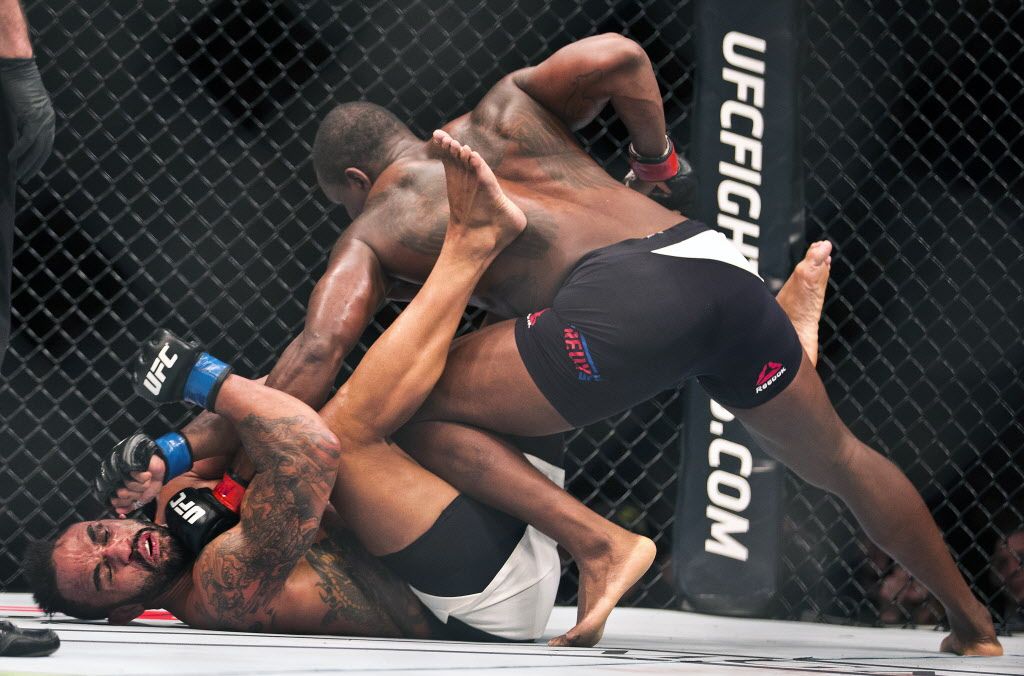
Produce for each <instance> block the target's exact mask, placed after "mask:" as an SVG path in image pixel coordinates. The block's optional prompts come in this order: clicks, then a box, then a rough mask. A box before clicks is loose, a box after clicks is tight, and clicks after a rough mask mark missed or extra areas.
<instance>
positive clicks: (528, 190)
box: [344, 69, 683, 317]
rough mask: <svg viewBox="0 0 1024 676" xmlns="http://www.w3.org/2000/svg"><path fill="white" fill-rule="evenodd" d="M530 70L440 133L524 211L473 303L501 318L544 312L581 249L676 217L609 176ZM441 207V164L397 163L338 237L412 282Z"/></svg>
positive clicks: (444, 207)
mask: <svg viewBox="0 0 1024 676" xmlns="http://www.w3.org/2000/svg"><path fill="white" fill-rule="evenodd" d="M530 70H531V69H525V70H523V71H517V72H516V73H512V74H511V75H509V76H507V77H505V78H503V79H502V80H501V81H500V82H498V83H497V84H496V85H495V86H494V87H493V88H492V89H491V91H490V92H488V94H487V95H486V96H485V97H484V98H483V100H481V101H480V103H479V105H478V106H477V107H476V108H475V109H474V110H473V111H472V112H470V113H468V114H466V115H463V116H461V117H458V118H456V119H454V120H452V121H451V122H449V123H448V124H446V125H445V126H444V129H445V131H447V132H449V133H450V134H452V135H453V136H454V137H455V138H457V139H459V140H460V141H462V142H463V143H467V144H469V145H470V146H472V147H473V149H474V150H477V151H478V152H480V154H481V155H482V156H483V157H484V159H485V160H486V161H487V162H488V164H490V165H491V167H492V169H493V170H494V172H495V174H496V175H497V177H498V180H499V181H500V182H501V186H502V189H503V190H504V191H505V192H506V194H508V195H509V197H511V198H512V200H513V201H515V202H516V204H518V205H519V206H520V207H521V208H522V209H523V211H525V212H526V216H527V219H528V224H527V227H526V230H525V232H524V233H523V234H522V235H521V236H520V237H519V238H518V239H517V240H516V241H515V242H513V243H512V245H511V246H509V247H508V248H507V249H506V250H505V251H504V252H503V253H502V254H501V255H500V256H499V257H498V259H497V260H496V261H495V262H494V263H493V264H492V265H491V267H490V269H489V270H488V272H487V274H486V275H485V276H484V278H483V279H482V280H481V282H480V284H479V285H478V286H477V289H476V292H475V295H474V299H475V301H476V302H477V303H478V304H479V305H480V306H481V307H484V308H486V309H488V310H490V311H492V312H494V313H495V314H498V315H500V316H504V317H511V316H517V315H521V314H525V313H527V312H530V311H533V310H537V309H540V308H543V307H546V306H547V305H549V304H550V303H551V300H552V298H553V297H554V294H555V292H556V291H557V289H558V287H559V285H560V284H561V282H562V280H563V279H564V278H565V276H566V274H568V272H569V270H570V269H571V268H572V266H573V265H574V264H575V263H576V262H577V261H578V260H579V259H580V257H582V256H583V255H584V254H586V253H587V252H589V251H592V250H593V249H596V248H599V247H602V246H606V245H608V244H612V243H615V242H618V241H621V240H624V239H629V238H633V237H643V236H645V235H648V234H651V233H653V232H657V231H659V230H662V229H664V228H666V227H669V226H670V225H673V224H675V223H678V222H679V221H681V220H683V219H682V217H681V216H680V215H679V214H678V213H675V212H672V211H669V210H667V209H664V208H663V207H661V206H660V205H658V204H657V203H655V202H653V201H651V200H649V199H647V198H646V197H644V196H642V195H640V194H639V193H637V192H635V191H633V190H630V189H629V188H626V187H625V186H623V185H622V184H621V183H619V182H618V181H616V180H615V179H613V178H612V177H610V176H609V175H608V174H607V173H605V171H604V170H603V169H602V168H601V167H600V166H599V165H598V164H597V163H596V162H595V161H594V160H593V159H591V158H590V156H588V155H587V154H586V153H585V152H584V151H583V149H582V148H581V147H580V146H579V144H578V143H577V142H576V140H575V138H574V137H573V135H572V133H571V131H570V130H569V129H568V127H567V126H566V125H565V124H564V123H563V122H561V121H560V119H559V117H558V116H556V114H555V113H553V112H552V111H550V110H548V109H546V108H545V107H544V106H542V105H541V104H540V103H538V102H537V101H536V100H534V99H533V98H532V97H531V96H530V95H528V94H527V93H526V91H524V90H523V88H522V87H521V86H520V82H521V81H522V79H523V78H525V77H528V75H529V71H530ZM447 222H448V203H447V198H446V193H445V186H444V172H443V169H442V167H441V163H440V162H439V161H435V160H428V159H416V160H400V161H398V162H395V163H394V164H392V165H391V166H389V167H388V168H387V169H386V170H385V171H384V172H383V173H382V174H381V176H380V177H379V178H378V180H377V182H376V183H375V184H374V188H373V190H372V191H371V193H370V195H369V198H368V200H367V203H366V207H365V210H364V212H363V213H362V214H361V215H360V216H359V218H358V219H356V221H355V222H354V223H353V225H352V227H351V228H350V229H349V231H348V232H347V233H346V234H345V235H344V237H355V238H358V239H360V240H362V241H364V242H366V243H367V244H368V245H369V246H370V247H371V248H372V249H373V250H374V252H375V253H376V255H377V257H378V259H379V260H380V262H381V265H382V267H383V268H384V270H385V271H386V272H387V273H389V274H390V275H391V276H393V277H397V278H399V279H403V280H406V281H410V282H414V283H420V282H422V281H423V280H424V279H425V278H426V276H427V274H428V273H429V271H430V268H431V267H432V265H433V262H434V260H435V259H436V258H437V254H438V252H439V251H440V249H441V243H442V241H443V240H444V232H445V228H446V226H447Z"/></svg>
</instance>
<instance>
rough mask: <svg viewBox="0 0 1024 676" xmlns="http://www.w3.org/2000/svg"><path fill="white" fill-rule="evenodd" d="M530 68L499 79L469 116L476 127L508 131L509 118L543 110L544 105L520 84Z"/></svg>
mask: <svg viewBox="0 0 1024 676" xmlns="http://www.w3.org/2000/svg"><path fill="white" fill-rule="evenodd" d="M530 70H531V68H524V69H522V70H517V71H513V72H512V73H509V74H508V75H506V76H505V77H503V78H501V79H500V80H498V82H497V83H496V84H495V85H494V86H493V87H491V89H490V90H489V91H488V92H487V93H486V94H484V97H483V98H482V99H480V103H478V104H477V105H476V107H475V108H473V110H472V112H471V113H470V114H469V116H468V117H469V120H468V122H469V123H470V124H471V125H472V126H474V127H488V128H491V129H493V130H495V131H498V132H502V131H504V132H508V130H509V129H508V121H509V120H511V119H515V118H517V117H520V116H521V115H522V114H523V113H524V112H526V113H537V112H540V111H543V107H542V106H541V105H540V104H539V103H537V102H536V101H534V100H533V98H531V97H530V95H529V94H527V93H526V92H525V91H523V89H522V88H521V87H520V86H519V82H520V81H521V79H522V78H523V77H525V75H526V74H527V73H528V72H529V71H530Z"/></svg>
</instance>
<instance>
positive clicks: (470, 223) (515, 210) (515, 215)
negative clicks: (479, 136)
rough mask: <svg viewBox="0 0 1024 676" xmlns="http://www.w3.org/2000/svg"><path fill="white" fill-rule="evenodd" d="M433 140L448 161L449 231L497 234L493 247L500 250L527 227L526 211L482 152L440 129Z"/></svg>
mask: <svg viewBox="0 0 1024 676" xmlns="http://www.w3.org/2000/svg"><path fill="white" fill-rule="evenodd" d="M431 141H432V143H431V146H432V151H433V154H434V156H435V157H437V158H438V159H439V160H441V162H442V164H444V177H445V182H446V184H447V187H448V208H449V211H450V215H449V223H448V228H449V230H450V231H458V232H460V233H473V235H474V237H479V236H483V238H484V239H487V238H488V237H489V236H492V235H493V237H494V242H493V249H494V251H495V253H496V252H498V251H500V250H501V249H503V248H504V247H506V246H507V245H508V244H509V243H510V242H512V240H514V239H515V238H516V237H518V236H519V233H521V232H522V231H523V229H525V228H526V214H524V213H523V210H522V209H520V208H519V207H517V206H516V205H515V204H514V203H513V202H512V200H510V199H509V198H508V195H506V194H505V192H504V191H503V190H502V189H501V186H500V185H499V184H498V179H497V178H496V177H495V176H494V172H493V171H491V168H490V167H489V166H488V165H487V162H485V161H484V159H483V158H482V157H480V153H478V152H476V151H475V150H473V149H472V148H470V147H469V146H468V145H462V144H461V143H459V142H458V141H457V140H455V139H454V138H452V137H451V135H449V134H448V133H447V132H444V131H441V130H440V129H438V130H437V131H435V132H434V136H433V138H432V140H431Z"/></svg>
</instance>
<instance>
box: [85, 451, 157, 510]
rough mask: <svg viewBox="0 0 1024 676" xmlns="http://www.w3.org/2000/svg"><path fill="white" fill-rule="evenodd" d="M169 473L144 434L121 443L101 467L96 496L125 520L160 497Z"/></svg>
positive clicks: (97, 478) (96, 483)
mask: <svg viewBox="0 0 1024 676" xmlns="http://www.w3.org/2000/svg"><path fill="white" fill-rule="evenodd" d="M166 471H167V468H166V463H165V461H164V459H163V458H162V457H161V456H160V455H159V453H158V447H157V445H156V443H155V442H154V441H153V440H152V439H150V438H149V437H148V436H146V435H145V434H134V435H132V436H130V437H128V438H127V439H122V440H121V441H119V442H118V443H117V445H116V446H114V448H113V450H112V451H111V452H110V455H108V456H107V457H106V458H105V459H104V460H103V462H102V463H101V464H100V471H99V475H98V476H97V477H96V481H95V483H94V488H95V490H96V495H97V497H98V498H99V499H100V501H101V502H109V503H110V505H111V507H113V508H114V510H115V511H116V512H117V513H118V515H120V516H125V515H126V514H128V513H129V512H131V511H134V510H136V509H138V508H139V507H141V506H142V505H144V504H146V503H147V502H149V501H150V500H152V499H154V498H155V497H156V496H157V494H159V492H160V487H161V486H162V485H163V479H164V475H165V474H166Z"/></svg>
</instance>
